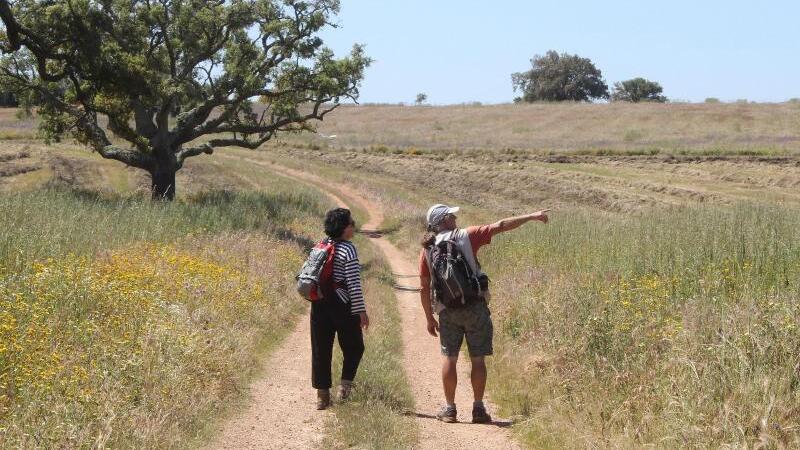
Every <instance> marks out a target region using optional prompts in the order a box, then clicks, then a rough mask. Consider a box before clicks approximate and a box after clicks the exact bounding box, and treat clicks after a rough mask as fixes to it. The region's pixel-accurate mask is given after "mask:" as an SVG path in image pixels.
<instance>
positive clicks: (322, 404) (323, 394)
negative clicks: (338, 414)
mask: <svg viewBox="0 0 800 450" xmlns="http://www.w3.org/2000/svg"><path fill="white" fill-rule="evenodd" d="M330 406H331V393H330V391H329V390H327V389H318V390H317V410H319V411H322V410H323V409H328V408H330Z"/></svg>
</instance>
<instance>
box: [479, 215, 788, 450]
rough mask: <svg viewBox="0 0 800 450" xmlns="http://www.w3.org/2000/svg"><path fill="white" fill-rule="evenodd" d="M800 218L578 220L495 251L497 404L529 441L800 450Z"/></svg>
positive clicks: (505, 241)
mask: <svg viewBox="0 0 800 450" xmlns="http://www.w3.org/2000/svg"><path fill="white" fill-rule="evenodd" d="M799 214H800V212H798V211H797V210H792V209H785V208H776V207H764V206H758V205H748V204H741V205H737V206H735V207H730V208H680V209H676V210H672V211H660V212H652V213H650V214H648V215H647V216H632V217H625V218H622V217H617V216H612V217H601V216H598V215H596V214H594V213H590V212H575V213H573V214H570V215H567V216H564V217H559V218H558V220H557V221H554V223H552V224H551V225H550V226H548V227H530V228H527V229H525V234H521V233H517V234H515V235H508V236H502V237H499V238H498V239H497V240H496V241H495V243H494V245H493V246H492V247H490V248H489V249H488V251H487V252H486V253H485V254H484V258H483V262H484V264H485V265H486V267H487V269H488V270H489V271H490V273H494V274H501V275H500V276H497V277H496V278H495V289H496V292H497V293H498V294H499V295H497V296H496V298H497V301H495V302H494V304H493V311H495V313H496V314H495V317H496V329H497V330H498V333H497V338H498V341H499V342H498V347H499V349H500V351H499V352H498V358H496V363H495V364H494V365H493V379H494V384H493V394H494V398H495V400H497V401H498V402H499V403H500V404H501V405H503V406H504V409H505V412H506V413H508V414H511V415H516V416H518V417H520V418H521V419H522V420H523V421H522V423H521V424H519V425H518V426H517V428H516V429H517V431H518V432H519V434H520V436H521V437H522V438H523V440H525V441H526V442H528V443H529V444H530V445H531V446H532V447H536V448H539V447H553V448H555V447H561V446H563V445H570V446H580V447H591V446H594V445H596V443H598V442H603V443H605V444H606V445H611V446H615V447H616V446H633V447H635V446H640V445H643V444H650V445H662V446H666V447H676V446H700V447H708V446H711V447H716V446H724V445H756V444H757V443H759V442H762V443H765V444H768V445H774V446H790V447H791V446H794V445H797V444H798V442H799V441H798V440H799V439H800V434H798V426H799V425H800V422H798V420H797V417H798V416H797V414H796V413H797V411H798V408H800V396H798V391H797V387H798V380H800V378H798V372H797V367H798V363H800V360H798V357H797V355H798V350H800V333H798V323H799V321H800V308H798V306H797V303H796V301H795V299H796V298H797V296H798V294H800V285H798V284H797V279H798V275H800V247H798V245H797V242H798V237H800V236H798V232H797V227H796V226H795V225H794V224H795V222H796V220H797V219H798V218H800V217H798V215H799ZM565 436H570V437H569V438H568V440H566V441H565V439H566V438H565Z"/></svg>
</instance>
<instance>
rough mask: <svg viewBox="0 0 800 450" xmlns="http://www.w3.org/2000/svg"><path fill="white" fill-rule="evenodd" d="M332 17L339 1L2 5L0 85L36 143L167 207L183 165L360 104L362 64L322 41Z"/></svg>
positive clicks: (63, 0)
mask: <svg viewBox="0 0 800 450" xmlns="http://www.w3.org/2000/svg"><path fill="white" fill-rule="evenodd" d="M338 11H339V2H338V0H304V1H299V0H210V1H206V0H18V1H5V0H0V18H1V19H2V22H3V25H4V29H3V30H2V35H0V47H1V48H2V50H3V52H4V53H5V56H4V57H3V59H2V61H0V83H2V85H3V86H4V87H5V88H7V89H11V90H13V92H14V93H15V94H16V95H17V97H18V98H19V100H20V102H21V103H22V105H23V106H26V107H28V108H35V110H36V111H37V113H38V116H39V118H40V119H41V120H40V130H41V131H42V132H43V133H44V135H45V137H46V138H48V139H50V140H58V139H59V138H61V137H62V136H65V135H68V136H72V137H74V138H76V139H77V140H78V141H80V142H82V143H84V144H86V145H88V146H90V147H91V148H92V149H94V150H95V151H97V152H98V153H99V154H100V155H101V156H103V157H104V158H109V159H114V160H117V161H121V162H123V163H125V164H127V165H129V166H133V167H137V168H140V169H143V170H146V171H147V172H149V173H150V175H151V179H152V194H153V197H154V198H159V199H170V200H171V199H172V198H174V195H175V173H176V172H177V171H178V170H179V169H180V168H181V167H182V166H183V164H184V162H185V160H186V159H187V158H189V157H192V156H196V155H200V154H204V153H206V154H210V153H212V152H213V149H215V148H218V147H226V146H239V147H245V148H251V149H255V148H257V147H259V146H260V145H261V144H263V143H264V142H266V141H267V140H269V139H270V138H272V137H273V136H274V135H275V134H276V133H278V132H293V131H301V130H306V129H311V128H312V127H313V123H314V121H316V120H322V119H323V117H324V116H325V115H326V114H327V113H329V112H330V111H332V110H333V109H334V108H336V107H337V106H338V105H339V104H340V101H341V100H346V99H351V100H355V99H357V97H358V87H359V84H360V81H361V80H362V78H363V74H364V69H365V68H366V66H368V65H369V63H370V60H369V58H367V57H366V56H365V55H364V52H363V49H362V47H361V46H359V45H354V47H353V50H352V52H351V53H350V54H349V55H348V56H347V57H345V58H341V59H336V58H335V57H334V55H333V53H332V52H331V50H329V49H327V48H326V47H324V46H323V42H322V40H321V39H320V37H319V31H320V30H321V29H323V28H324V27H326V26H334V27H335V24H334V23H332V18H334V17H335V15H336V14H337V13H338ZM254 99H260V101H261V102H262V103H263V104H264V105H263V106H262V105H258V106H257V107H256V105H254ZM109 132H110V133H109Z"/></svg>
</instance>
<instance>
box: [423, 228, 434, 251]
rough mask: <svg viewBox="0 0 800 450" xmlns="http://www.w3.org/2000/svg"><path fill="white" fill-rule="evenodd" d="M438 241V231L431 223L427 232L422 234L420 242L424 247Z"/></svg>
mask: <svg viewBox="0 0 800 450" xmlns="http://www.w3.org/2000/svg"><path fill="white" fill-rule="evenodd" d="M435 242H436V231H435V230H434V228H433V227H432V226H430V225H428V230H427V231H426V232H425V234H423V235H422V240H421V241H420V243H421V244H422V247H423V248H428V247H430V246H431V245H433V244H434V243H435Z"/></svg>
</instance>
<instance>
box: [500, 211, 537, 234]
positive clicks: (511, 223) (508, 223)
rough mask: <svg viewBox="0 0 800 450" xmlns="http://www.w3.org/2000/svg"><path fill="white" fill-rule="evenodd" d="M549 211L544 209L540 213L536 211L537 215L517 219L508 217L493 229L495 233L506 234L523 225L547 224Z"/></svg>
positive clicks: (527, 215) (532, 214) (526, 215)
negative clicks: (533, 222) (532, 223)
mask: <svg viewBox="0 0 800 450" xmlns="http://www.w3.org/2000/svg"><path fill="white" fill-rule="evenodd" d="M549 211H550V210H549V209H542V210H540V211H536V212H535V213H531V214H525V215H522V216H516V217H508V218H505V219H502V220H498V221H497V222H495V223H494V225H493V226H492V228H494V229H495V233H504V232H506V231H511V230H513V229H515V228H519V227H520V226H521V225H523V224H525V223H528V222H531V221H534V220H538V221H539V222H542V223H547V220H548V219H547V213H548V212H549Z"/></svg>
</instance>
